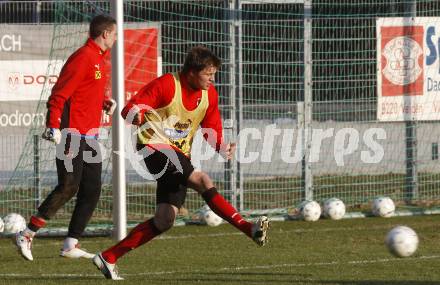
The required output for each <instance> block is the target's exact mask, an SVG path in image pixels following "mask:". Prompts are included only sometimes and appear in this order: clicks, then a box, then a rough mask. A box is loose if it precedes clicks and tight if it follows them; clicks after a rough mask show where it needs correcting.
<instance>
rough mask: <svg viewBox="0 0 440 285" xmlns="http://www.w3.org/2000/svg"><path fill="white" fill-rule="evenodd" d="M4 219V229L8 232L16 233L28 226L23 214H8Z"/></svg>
mask: <svg viewBox="0 0 440 285" xmlns="http://www.w3.org/2000/svg"><path fill="white" fill-rule="evenodd" d="M3 220H4V223H5V228H4V230H5V232H7V233H13V234H15V233H18V232H19V231H22V230H24V229H25V228H26V221H25V220H24V218H23V217H22V216H21V215H19V214H17V213H11V214H8V215H7V216H6V217H4V218H3Z"/></svg>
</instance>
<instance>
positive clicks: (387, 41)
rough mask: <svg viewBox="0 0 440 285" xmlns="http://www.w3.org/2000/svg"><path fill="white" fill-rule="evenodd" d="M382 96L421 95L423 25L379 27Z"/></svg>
mask: <svg viewBox="0 0 440 285" xmlns="http://www.w3.org/2000/svg"><path fill="white" fill-rule="evenodd" d="M381 43H382V44H381V55H382V58H381V63H382V66H381V72H382V96H416V95H423V26H398V27H381Z"/></svg>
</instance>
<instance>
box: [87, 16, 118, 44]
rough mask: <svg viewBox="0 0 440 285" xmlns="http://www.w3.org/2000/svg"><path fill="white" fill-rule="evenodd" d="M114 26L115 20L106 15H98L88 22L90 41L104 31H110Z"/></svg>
mask: <svg viewBox="0 0 440 285" xmlns="http://www.w3.org/2000/svg"><path fill="white" fill-rule="evenodd" d="M113 25H116V20H115V19H113V18H112V17H110V16H107V15H98V16H96V17H94V18H93V19H92V21H91V22H90V28H89V36H90V37H91V38H92V39H96V38H97V37H99V36H100V35H101V34H102V33H103V32H104V31H105V30H109V29H111V27H112V26H113Z"/></svg>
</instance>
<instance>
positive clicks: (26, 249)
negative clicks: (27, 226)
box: [15, 231, 34, 261]
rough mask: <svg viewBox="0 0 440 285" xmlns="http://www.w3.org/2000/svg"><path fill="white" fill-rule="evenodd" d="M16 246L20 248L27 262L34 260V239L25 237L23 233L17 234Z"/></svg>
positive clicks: (19, 250)
mask: <svg viewBox="0 0 440 285" xmlns="http://www.w3.org/2000/svg"><path fill="white" fill-rule="evenodd" d="M15 245H16V246H17V248H18V252H19V253H20V254H21V256H23V257H24V258H25V259H27V260H30V261H32V260H34V257H33V256H32V251H31V249H32V237H31V236H28V235H24V234H23V231H21V232H18V233H16V234H15Z"/></svg>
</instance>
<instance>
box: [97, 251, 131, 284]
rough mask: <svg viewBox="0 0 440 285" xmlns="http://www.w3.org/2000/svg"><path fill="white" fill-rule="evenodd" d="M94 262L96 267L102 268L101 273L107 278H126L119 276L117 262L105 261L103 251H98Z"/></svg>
mask: <svg viewBox="0 0 440 285" xmlns="http://www.w3.org/2000/svg"><path fill="white" fill-rule="evenodd" d="M93 264H95V265H96V267H98V269H99V270H101V273H102V274H104V276H105V278H107V279H112V280H124V278H122V277H121V276H119V273H118V268H117V267H116V264H111V263H108V262H107V261H105V259H104V258H103V257H102V255H101V253H97V254H96V255H95V257H93Z"/></svg>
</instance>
